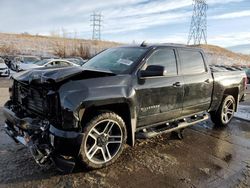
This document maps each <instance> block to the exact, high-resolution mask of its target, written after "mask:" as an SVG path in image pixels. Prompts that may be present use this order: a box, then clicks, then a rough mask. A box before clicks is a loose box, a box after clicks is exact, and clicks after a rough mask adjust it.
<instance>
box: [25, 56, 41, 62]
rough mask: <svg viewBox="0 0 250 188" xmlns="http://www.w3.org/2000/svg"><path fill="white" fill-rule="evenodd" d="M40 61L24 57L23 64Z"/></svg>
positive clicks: (35, 58)
mask: <svg viewBox="0 0 250 188" xmlns="http://www.w3.org/2000/svg"><path fill="white" fill-rule="evenodd" d="M39 60H40V59H39V58H37V57H24V58H23V63H34V62H35V61H39Z"/></svg>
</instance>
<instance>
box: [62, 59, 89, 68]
mask: <svg viewBox="0 0 250 188" xmlns="http://www.w3.org/2000/svg"><path fill="white" fill-rule="evenodd" d="M65 59H66V60H68V61H71V62H73V63H75V64H77V65H80V66H82V65H83V64H84V63H86V62H87V61H88V60H86V59H82V58H81V57H70V58H65Z"/></svg>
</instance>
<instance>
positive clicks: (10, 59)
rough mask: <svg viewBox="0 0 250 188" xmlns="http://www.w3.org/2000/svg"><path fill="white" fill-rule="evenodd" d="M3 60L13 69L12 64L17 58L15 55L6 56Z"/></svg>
mask: <svg viewBox="0 0 250 188" xmlns="http://www.w3.org/2000/svg"><path fill="white" fill-rule="evenodd" d="M1 58H3V59H4V61H5V64H6V65H7V66H8V67H9V69H11V62H12V61H13V60H14V58H15V56H13V55H4V56H2V57H1Z"/></svg>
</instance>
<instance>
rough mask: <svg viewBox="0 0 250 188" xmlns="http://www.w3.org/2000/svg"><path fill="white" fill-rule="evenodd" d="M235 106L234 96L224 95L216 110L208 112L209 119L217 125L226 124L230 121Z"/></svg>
mask: <svg viewBox="0 0 250 188" xmlns="http://www.w3.org/2000/svg"><path fill="white" fill-rule="evenodd" d="M226 106H227V107H226ZM235 108H236V104H235V99H234V97H233V96H232V95H225V96H224V97H223V100H222V102H221V105H220V107H219V109H218V110H217V111H216V112H214V111H213V112H210V116H211V120H212V121H213V122H214V123H215V125H217V126H226V125H228V124H229V123H230V122H231V120H232V118H233V116H234V112H235ZM226 116H227V117H226Z"/></svg>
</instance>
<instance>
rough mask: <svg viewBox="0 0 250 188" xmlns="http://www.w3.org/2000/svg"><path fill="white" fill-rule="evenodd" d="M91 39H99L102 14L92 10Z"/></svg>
mask: <svg viewBox="0 0 250 188" xmlns="http://www.w3.org/2000/svg"><path fill="white" fill-rule="evenodd" d="M90 21H91V23H92V24H91V26H92V28H93V29H92V40H101V27H102V24H101V22H102V15H101V13H99V14H98V13H96V12H94V13H93V14H92V15H91V20H90Z"/></svg>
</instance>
